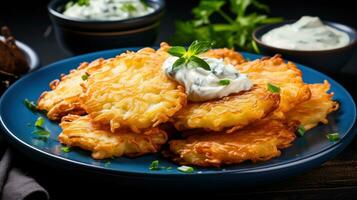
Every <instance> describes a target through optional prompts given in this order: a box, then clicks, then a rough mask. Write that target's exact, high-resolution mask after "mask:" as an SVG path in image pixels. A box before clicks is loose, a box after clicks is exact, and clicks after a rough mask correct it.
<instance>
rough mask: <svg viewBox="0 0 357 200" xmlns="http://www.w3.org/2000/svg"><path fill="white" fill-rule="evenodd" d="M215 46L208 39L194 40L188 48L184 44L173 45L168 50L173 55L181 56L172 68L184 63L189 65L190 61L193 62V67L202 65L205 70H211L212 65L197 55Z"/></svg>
mask: <svg viewBox="0 0 357 200" xmlns="http://www.w3.org/2000/svg"><path fill="white" fill-rule="evenodd" d="M212 46H213V43H212V42H208V41H200V42H199V41H197V40H196V41H194V42H192V44H191V45H190V46H189V47H188V49H187V50H186V48H185V47H182V46H173V47H171V48H170V49H169V50H168V53H169V54H170V55H172V56H176V57H179V59H177V60H176V61H175V63H174V64H173V65H172V68H173V69H174V70H175V69H178V68H180V67H181V66H182V65H183V64H185V65H187V64H188V63H190V64H192V66H193V67H201V68H203V69H205V70H211V68H210V66H209V65H208V63H207V62H206V61H204V60H203V59H201V58H199V57H198V56H197V55H199V54H201V53H203V52H206V51H208V50H209V49H211V48H212Z"/></svg>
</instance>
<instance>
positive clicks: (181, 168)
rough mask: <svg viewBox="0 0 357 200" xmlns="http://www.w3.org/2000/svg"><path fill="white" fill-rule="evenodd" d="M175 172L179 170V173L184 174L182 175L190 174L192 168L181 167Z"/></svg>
mask: <svg viewBox="0 0 357 200" xmlns="http://www.w3.org/2000/svg"><path fill="white" fill-rule="evenodd" d="M177 170H179V171H180V172H184V173H192V172H193V171H194V169H193V167H190V166H181V167H178V168H177Z"/></svg>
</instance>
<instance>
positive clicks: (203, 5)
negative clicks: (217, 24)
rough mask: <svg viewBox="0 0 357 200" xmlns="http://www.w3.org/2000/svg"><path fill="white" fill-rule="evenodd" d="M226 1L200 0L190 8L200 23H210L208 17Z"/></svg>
mask: <svg viewBox="0 0 357 200" xmlns="http://www.w3.org/2000/svg"><path fill="white" fill-rule="evenodd" d="M225 3H226V2H225V1H223V0H218V1H217V0H216V1H212V0H201V1H200V3H199V4H198V6H197V7H195V8H194V9H193V10H192V13H193V14H194V16H195V18H196V19H200V20H201V22H202V24H208V23H210V21H209V17H210V16H211V15H212V14H213V13H214V12H217V11H219V10H220V9H221V7H222V6H223V5H224V4H225Z"/></svg>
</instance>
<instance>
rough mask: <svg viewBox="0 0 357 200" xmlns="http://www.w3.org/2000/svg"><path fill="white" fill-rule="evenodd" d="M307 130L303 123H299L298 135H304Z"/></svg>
mask: <svg viewBox="0 0 357 200" xmlns="http://www.w3.org/2000/svg"><path fill="white" fill-rule="evenodd" d="M305 132H306V129H305V127H304V126H303V125H299V127H298V128H297V130H296V134H297V135H298V136H300V137H302V136H304V134H305Z"/></svg>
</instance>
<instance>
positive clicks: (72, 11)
mask: <svg viewBox="0 0 357 200" xmlns="http://www.w3.org/2000/svg"><path fill="white" fill-rule="evenodd" d="M152 12H154V8H152V7H150V6H147V5H146V4H144V3H142V2H141V1H140V0H88V4H85V5H80V4H78V3H71V2H70V3H69V4H67V5H66V8H65V11H64V12H63V14H64V15H65V16H68V17H72V18H77V19H87V20H102V21H103V20H121V19H128V18H133V17H140V16H144V15H147V14H149V13H152Z"/></svg>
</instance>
